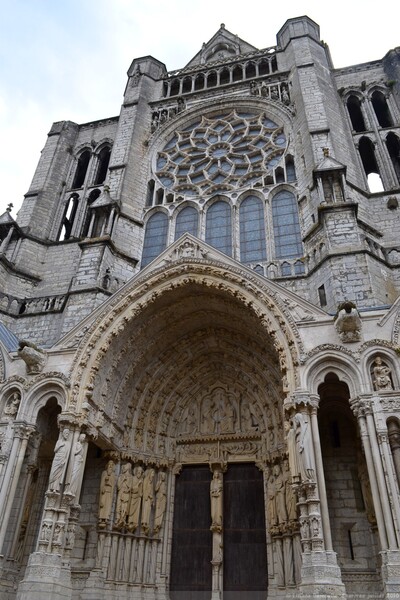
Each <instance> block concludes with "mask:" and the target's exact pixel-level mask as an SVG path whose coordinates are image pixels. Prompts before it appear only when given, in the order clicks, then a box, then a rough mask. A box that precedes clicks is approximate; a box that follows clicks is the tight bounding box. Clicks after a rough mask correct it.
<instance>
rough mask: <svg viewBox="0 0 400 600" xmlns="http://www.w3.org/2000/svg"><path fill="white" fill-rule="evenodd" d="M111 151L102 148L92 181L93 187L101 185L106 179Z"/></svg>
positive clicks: (107, 148)
mask: <svg viewBox="0 0 400 600" xmlns="http://www.w3.org/2000/svg"><path fill="white" fill-rule="evenodd" d="M110 156H111V149H110V148H109V147H108V146H105V147H104V148H102V149H101V150H100V152H99V158H98V164H97V173H96V177H95V180H94V182H93V183H94V185H101V184H102V183H104V181H105V179H106V177H107V171H108V164H109V162H110Z"/></svg>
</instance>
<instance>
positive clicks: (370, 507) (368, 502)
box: [357, 452, 376, 525]
mask: <svg viewBox="0 0 400 600" xmlns="http://www.w3.org/2000/svg"><path fill="white" fill-rule="evenodd" d="M357 467H358V477H359V479H360V485H361V492H362V496H363V500H364V506H365V512H366V513H367V519H368V521H369V522H370V523H371V525H376V517H375V508H374V501H373V497H372V491H371V484H370V481H369V475H368V469H367V465H366V462H365V459H364V457H363V455H362V454H361V452H358V454H357Z"/></svg>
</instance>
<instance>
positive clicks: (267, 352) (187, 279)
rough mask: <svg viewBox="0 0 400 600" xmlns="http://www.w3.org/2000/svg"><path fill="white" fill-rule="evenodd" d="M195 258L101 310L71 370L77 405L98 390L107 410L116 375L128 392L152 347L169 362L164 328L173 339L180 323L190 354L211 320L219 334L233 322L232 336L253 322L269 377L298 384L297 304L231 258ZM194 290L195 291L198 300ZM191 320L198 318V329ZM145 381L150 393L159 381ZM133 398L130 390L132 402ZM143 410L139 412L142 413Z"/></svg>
mask: <svg viewBox="0 0 400 600" xmlns="http://www.w3.org/2000/svg"><path fill="white" fill-rule="evenodd" d="M187 261H188V259H186V262H185V263H184V264H178V263H175V264H173V265H172V266H169V267H165V266H164V267H163V268H162V269H158V270H156V271H154V272H151V273H150V274H148V275H143V276H139V277H138V278H136V282H135V287H134V289H129V290H126V289H125V290H121V293H120V294H118V295H117V297H116V298H113V300H112V301H111V302H110V303H107V310H104V311H99V315H98V317H97V320H96V322H95V323H93V325H92V326H91V327H90V328H89V329H88V330H87V332H86V333H85V335H84V336H83V339H82V341H81V344H80V348H79V350H78V352H77V355H76V358H75V362H74V365H73V373H72V376H71V379H72V380H73V381H75V384H74V385H73V389H72V399H71V405H70V407H71V408H73V409H75V408H76V407H77V406H78V405H80V404H82V403H83V402H87V401H88V399H89V401H92V398H93V401H94V400H95V402H94V404H96V406H98V407H99V408H100V409H101V410H104V409H105V406H106V404H107V402H108V403H109V402H110V398H109V393H110V392H109V390H110V388H109V382H110V381H113V386H112V387H113V389H115V387H114V384H115V383H116V380H117V387H118V389H119V392H118V393H119V398H120V399H121V395H122V396H123V395H124V392H123V389H124V388H126V387H127V386H128V385H129V382H131V376H130V374H129V371H130V372H131V373H132V372H134V371H135V368H136V367H139V365H141V366H142V367H143V366H144V365H145V364H146V363H147V364H148V361H146V360H145V359H146V357H147V358H148V356H149V353H150V350H151V349H152V350H153V354H152V357H153V362H154V352H156V353H157V354H158V358H159V359H160V363H161V365H160V368H161V369H162V364H164V363H165V360H164V356H163V354H164V353H165V352H168V348H165V350H164V351H162V352H160V350H159V348H157V345H158V346H159V345H160V340H162V336H163V335H164V332H166V333H167V334H169V336H170V338H171V339H173V337H174V336H173V332H174V331H175V332H176V335H177V336H178V337H179V336H180V337H181V338H182V339H183V345H184V344H185V341H184V340H185V337H186V341H187V343H186V346H187V347H186V349H185V350H184V352H180V354H186V356H187V357H188V358H190V354H191V352H192V351H193V343H192V344H191V343H190V342H193V340H194V339H196V344H195V347H196V349H197V350H198V348H199V347H200V346H201V343H202V341H201V339H198V337H197V336H198V335H199V333H200V329H201V328H200V323H201V324H202V325H203V329H204V324H205V325H206V327H205V329H206V330H207V325H209V327H208V329H209V331H208V335H207V336H205V337H206V338H207V339H213V338H217V340H219V339H220V338H219V336H218V335H215V332H216V330H218V329H223V328H225V329H226V331H227V332H228V334H227V336H226V337H229V336H231V335H233V334H235V332H236V335H238V336H239V337H240V335H244V334H246V329H247V330H248V332H247V334H246V335H247V340H246V342H245V343H244V344H243V346H244V348H245V349H244V350H243V355H245V353H246V352H251V350H252V347H254V350H255V353H256V354H257V353H259V352H260V350H262V353H261V355H260V359H259V361H258V362H259V363H260V361H261V362H262V361H263V362H264V369H266V370H267V371H270V373H271V374H272V376H271V377H270V378H269V380H271V381H272V385H273V386H275V387H277V385H278V383H277V382H278V381H279V380H282V377H283V386H284V388H285V387H286V386H290V387H292V388H293V387H294V386H295V385H296V378H297V365H298V363H299V354H302V345H301V341H300V336H299V333H298V331H297V328H296V326H295V323H294V321H293V318H292V317H291V315H290V311H288V310H287V307H286V306H285V304H284V302H282V301H280V300H279V296H278V294H277V292H275V290H273V289H271V286H270V285H268V282H266V284H264V282H261V279H260V278H258V277H257V276H254V277H249V276H248V273H247V272H246V274H243V273H241V270H240V269H237V268H233V267H232V268H231V267H230V266H229V269H227V265H223V264H217V263H214V262H210V261H204V259H202V260H200V259H193V260H192V261H190V264H188V262H187ZM243 275H246V277H244V276H243ZM121 296H122V297H121ZM199 297H202V298H203V300H204V298H206V297H207V298H208V297H209V298H210V302H211V304H212V307H211V308H210V307H209V306H208V303H207V302H206V301H203V302H202V303H200V304H199V302H198V301H196V298H199ZM190 298H193V299H194V300H193V302H192V303H191V302H190ZM188 299H189V300H188ZM198 306H199V308H197V307H198ZM178 309H179V310H178ZM176 311H178V314H179V319H178V320H177V319H176V317H175V321H174V320H173V316H174V312H176ZM210 314H212V319H211V320H210V318H209V315H210ZM170 317H172V321H171V318H170ZM207 319H208V320H207ZM241 319H245V322H246V324H245V326H244V327H239V326H238V325H235V321H237V322H239V321H240V320H241ZM188 324H191V325H190V330H189V329H188ZM221 325H223V327H221ZM163 327H164V330H163ZM185 327H186V329H185ZM200 337H201V333H200ZM218 343H219V341H218ZM161 345H162V344H161ZM152 346H153V348H151V347H152ZM149 348H150V350H149ZM121 357H125V359H124V361H121ZM123 362H124V363H125V367H124V364H122V363H123ZM128 364H129V369H128V367H127V365H128ZM124 369H125V371H124ZM253 370H254V369H253ZM122 371H124V372H122ZM250 371H251V370H250ZM150 375H151V377H150V378H149V381H151V380H152V379H154V380H157V377H156V372H155V371H153V372H152V373H151V374H150ZM145 385H146V386H147V390H146V396H147V398H149V397H151V389H149V387H148V384H145ZM99 390H101V392H100V397H99V393H98V391H99ZM126 400H127V399H126V397H125V403H126ZM113 401H114V399H113ZM128 403H129V401H128ZM117 405H118V407H116V408H115V409H114V416H116V414H117V413H118V412H119V411H121V401H119V403H118V402H117ZM136 418H137V420H138V415H136ZM148 431H149V432H151V431H152V430H151V429H149V430H148ZM153 431H154V430H153ZM154 433H155V431H154ZM149 435H150V436H151V434H149Z"/></svg>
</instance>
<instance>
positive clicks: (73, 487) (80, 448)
mask: <svg viewBox="0 0 400 600" xmlns="http://www.w3.org/2000/svg"><path fill="white" fill-rule="evenodd" d="M86 443H87V442H86V435H85V434H84V433H81V434H80V435H79V438H78V440H77V442H76V443H75V446H74V449H73V452H72V460H73V463H72V469H71V479H70V482H69V485H68V492H69V493H70V494H74V496H76V493H77V491H78V485H79V479H80V474H81V472H82V466H83V461H84V458H85V456H84V450H85V446H86Z"/></svg>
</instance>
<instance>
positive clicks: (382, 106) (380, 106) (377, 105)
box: [371, 92, 393, 127]
mask: <svg viewBox="0 0 400 600" xmlns="http://www.w3.org/2000/svg"><path fill="white" fill-rule="evenodd" d="M371 100H372V106H373V107H374V111H375V114H376V118H377V119H378V123H379V125H380V126H381V127H392V126H393V119H392V116H391V114H390V111H389V107H388V104H387V101H386V98H385V96H384V94H382V92H374V93H373V94H372V97H371Z"/></svg>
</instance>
